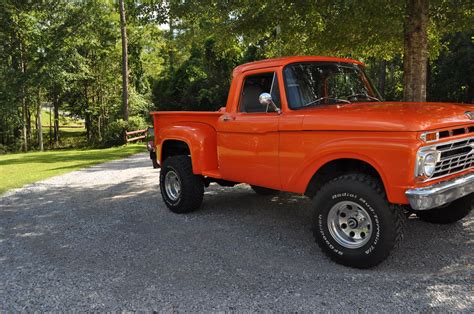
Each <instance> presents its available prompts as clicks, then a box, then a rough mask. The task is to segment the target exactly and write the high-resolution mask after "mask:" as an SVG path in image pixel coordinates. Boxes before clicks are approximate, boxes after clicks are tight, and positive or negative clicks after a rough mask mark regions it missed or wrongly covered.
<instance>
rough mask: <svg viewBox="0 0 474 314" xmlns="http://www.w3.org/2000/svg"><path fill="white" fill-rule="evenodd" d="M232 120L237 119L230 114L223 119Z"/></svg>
mask: <svg viewBox="0 0 474 314" xmlns="http://www.w3.org/2000/svg"><path fill="white" fill-rule="evenodd" d="M231 120H235V117H232V116H228V115H225V116H223V117H222V121H231Z"/></svg>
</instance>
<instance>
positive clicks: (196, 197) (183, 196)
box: [160, 156, 204, 214]
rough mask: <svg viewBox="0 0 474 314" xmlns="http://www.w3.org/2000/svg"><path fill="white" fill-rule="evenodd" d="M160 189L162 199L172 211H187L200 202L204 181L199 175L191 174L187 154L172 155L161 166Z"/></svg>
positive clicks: (196, 206)
mask: <svg viewBox="0 0 474 314" xmlns="http://www.w3.org/2000/svg"><path fill="white" fill-rule="evenodd" d="M160 190H161V196H162V197H163V201H164V202H165V204H166V206H167V207H168V208H169V209H170V210H171V211H172V212H174V213H177V214H183V213H189V212H192V211H195V210H197V209H198V208H199V207H200V206H201V204H202V199H203V196H204V182H203V180H202V177H201V176H197V175H195V174H193V168H192V164H191V158H189V156H172V157H169V158H167V159H166V160H165V162H164V163H163V167H162V168H161V172H160Z"/></svg>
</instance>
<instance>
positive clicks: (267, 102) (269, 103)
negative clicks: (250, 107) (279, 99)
mask: <svg viewBox="0 0 474 314" xmlns="http://www.w3.org/2000/svg"><path fill="white" fill-rule="evenodd" d="M258 101H259V102H260V104H262V105H263V106H266V107H267V112H268V107H271V108H272V109H273V110H275V112H276V113H278V114H281V110H280V108H278V107H277V106H276V105H275V103H274V102H273V99H272V95H270V94H269V93H261V94H260V96H259V97H258Z"/></svg>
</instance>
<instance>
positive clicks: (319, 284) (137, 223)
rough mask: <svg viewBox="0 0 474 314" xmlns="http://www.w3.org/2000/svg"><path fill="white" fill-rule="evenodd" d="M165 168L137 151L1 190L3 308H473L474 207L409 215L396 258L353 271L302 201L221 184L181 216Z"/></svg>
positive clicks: (0, 282) (0, 283)
mask: <svg viewBox="0 0 474 314" xmlns="http://www.w3.org/2000/svg"><path fill="white" fill-rule="evenodd" d="M25 171H27V169H25ZM158 175H159V170H154V169H152V168H151V165H150V161H149V160H148V158H147V156H146V155H145V154H139V155H135V156H132V157H130V158H127V159H124V160H118V161H114V162H109V163H105V164H101V165H97V166H94V167H90V168H86V169H83V170H80V171H75V172H71V173H68V174H65V175H61V176H57V177H54V178H51V179H48V180H45V181H42V182H39V183H36V184H33V185H30V186H27V187H25V188H22V189H19V190H15V191H10V192H7V194H4V195H3V196H1V197H0V269H1V272H0V306H1V308H0V310H6V311H11V310H21V309H26V310H33V309H37V310H58V309H69V310H71V309H75V310H120V309H122V310H168V311H175V310H178V311H179V310H190V311H202V310H238V311H242V310H284V311H303V310H317V311H318V310H319V311H320V310H329V309H332V310H338V311H339V310H342V311H360V310H362V311H377V312H380V311H384V312H389V311H390V312H391V311H393V310H397V309H398V311H419V310H423V311H431V310H436V311H462V312H471V313H472V312H473V311H474V266H473V261H474V253H473V252H474V250H473V248H474V237H473V234H474V214H473V213H471V214H470V216H469V217H467V218H466V219H464V220H463V221H462V222H459V223H457V224H455V225H451V226H435V225H430V224H427V223H423V222H420V221H418V220H417V219H410V221H409V223H408V230H407V234H406V238H405V241H404V244H403V245H402V247H401V248H400V249H398V250H397V251H395V252H394V254H392V256H391V257H390V258H389V259H388V260H387V261H386V262H385V263H383V264H382V265H380V266H378V267H376V268H374V269H372V270H355V269H350V268H346V267H343V266H339V265H337V264H334V263H333V262H331V261H329V260H328V259H327V258H326V257H325V256H324V255H323V254H322V253H321V252H320V250H319V249H318V247H317V245H316V244H315V243H314V242H313V239H312V235H311V231H310V216H311V209H310V206H309V205H310V203H309V201H308V200H307V199H306V198H304V197H300V196H294V195H290V194H284V193H282V194H281V195H280V196H278V197H262V196H258V195H256V194H255V193H253V192H252V191H251V190H250V188H249V187H248V186H246V185H239V186H237V187H235V188H222V187H219V186H217V185H212V186H211V187H210V188H209V189H207V190H206V194H205V197H204V204H203V207H202V209H201V210H200V211H198V212H196V213H193V214H188V215H176V214H172V213H171V212H169V211H168V210H167V209H166V207H165V205H164V203H163V202H162V200H161V196H160V194H159V187H158Z"/></svg>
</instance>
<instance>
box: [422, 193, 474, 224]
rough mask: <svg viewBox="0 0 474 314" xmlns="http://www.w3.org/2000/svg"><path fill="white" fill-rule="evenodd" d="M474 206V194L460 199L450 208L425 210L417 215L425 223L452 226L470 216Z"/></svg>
mask: <svg viewBox="0 0 474 314" xmlns="http://www.w3.org/2000/svg"><path fill="white" fill-rule="evenodd" d="M473 205H474V194H471V195H468V196H465V197H463V198H460V199H458V200H456V201H454V202H452V203H451V204H449V205H448V206H443V207H440V208H433V209H429V210H423V211H419V212H417V213H416V215H417V216H418V217H419V218H420V219H421V220H423V221H427V222H431V223H435V224H451V223H455V222H456V221H459V220H461V219H463V218H464V217H466V216H467V215H469V213H470V212H471V210H472V207H473Z"/></svg>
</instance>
